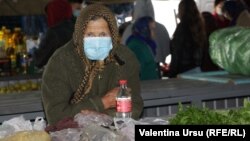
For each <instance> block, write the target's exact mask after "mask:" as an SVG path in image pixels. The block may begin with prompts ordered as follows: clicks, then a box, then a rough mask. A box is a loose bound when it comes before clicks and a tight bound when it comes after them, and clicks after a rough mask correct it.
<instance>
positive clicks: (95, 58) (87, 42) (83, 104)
mask: <svg viewBox="0 0 250 141" xmlns="http://www.w3.org/2000/svg"><path fill="white" fill-rule="evenodd" d="M139 69H140V67H139V62H138V60H137V59H136V56H135V55H134V54H133V52H132V51H130V49H129V48H127V47H124V46H122V45H121V44H120V43H119V33H118V27H117V22H116V19H115V16H114V14H113V13H112V12H111V11H110V9H109V8H107V7H105V6H103V5H98V4H91V5H89V6H87V7H86V8H84V9H83V10H82V11H81V13H80V15H79V16H78V17H77V20H76V25H75V29H74V33H73V39H72V40H71V41H70V42H68V43H67V44H65V45H64V46H63V47H61V48H59V49H58V50H56V52H55V53H54V54H53V56H52V57H51V59H50V60H49V62H48V64H47V66H46V68H45V71H44V73H43V77H42V100H43V105H44V110H45V113H46V118H47V120H48V123H49V124H52V125H53V124H55V123H56V122H58V121H60V120H62V119H63V118H65V117H73V116H74V115H75V114H77V113H79V112H81V111H85V110H91V111H96V112H100V113H104V114H107V115H110V116H115V113H116V96H117V94H118V92H119V86H118V84H119V83H118V81H119V80H120V79H126V80H127V82H128V87H129V88H130V89H131V91H130V93H131V98H132V107H133V108H132V118H134V119H138V118H139V117H140V115H141V113H142V109H143V100H142V97H141V95H140V79H139Z"/></svg>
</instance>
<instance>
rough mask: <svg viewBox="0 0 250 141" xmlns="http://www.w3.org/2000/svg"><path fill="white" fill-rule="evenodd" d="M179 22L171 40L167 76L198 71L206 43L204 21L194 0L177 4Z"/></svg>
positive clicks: (186, 0)
mask: <svg viewBox="0 0 250 141" xmlns="http://www.w3.org/2000/svg"><path fill="white" fill-rule="evenodd" d="M178 16H179V18H180V23H179V24H178V25H177V28H176V30H175V32H174V35H173V39H172V40H171V55H172V59H171V63H170V69H169V77H176V76H177V74H179V73H184V72H187V71H189V72H190V71H191V72H193V71H200V65H201V60H202V49H203V48H204V46H205V45H206V33H205V29H204V22H203V20H202V17H201V14H200V13H199V10H198V8H197V6H196V3H195V1H194V0H182V1H181V2H180V4H179V13H178Z"/></svg>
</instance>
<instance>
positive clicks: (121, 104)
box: [116, 97, 132, 113]
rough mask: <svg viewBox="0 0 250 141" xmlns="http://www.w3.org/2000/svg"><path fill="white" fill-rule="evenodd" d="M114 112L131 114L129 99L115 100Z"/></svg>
mask: <svg viewBox="0 0 250 141" xmlns="http://www.w3.org/2000/svg"><path fill="white" fill-rule="evenodd" d="M116 110H117V112H126V113H127V112H131V110H132V103H131V98H130V97H129V98H117V99H116Z"/></svg>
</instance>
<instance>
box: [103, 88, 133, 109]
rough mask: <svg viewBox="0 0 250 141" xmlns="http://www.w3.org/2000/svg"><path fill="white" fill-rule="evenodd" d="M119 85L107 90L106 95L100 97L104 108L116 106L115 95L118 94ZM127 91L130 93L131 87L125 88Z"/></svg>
mask: <svg viewBox="0 0 250 141" xmlns="http://www.w3.org/2000/svg"><path fill="white" fill-rule="evenodd" d="M119 90H120V89H119V87H116V88H114V89H112V90H110V91H108V92H107V94H106V95H104V96H103V97H102V103H103V105H104V109H109V108H114V107H116V96H117V95H118V94H119ZM127 90H128V91H127V92H128V93H130V91H131V89H130V88H128V89H127Z"/></svg>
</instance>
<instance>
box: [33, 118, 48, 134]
mask: <svg viewBox="0 0 250 141" xmlns="http://www.w3.org/2000/svg"><path fill="white" fill-rule="evenodd" d="M45 127H46V121H45V120H44V119H43V117H36V119H35V122H34V125H33V130H37V131H44V129H45Z"/></svg>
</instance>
